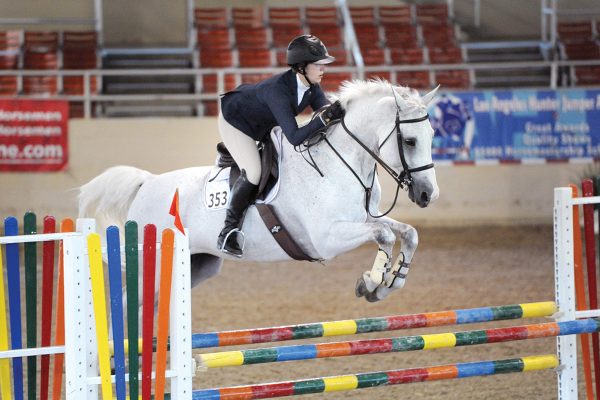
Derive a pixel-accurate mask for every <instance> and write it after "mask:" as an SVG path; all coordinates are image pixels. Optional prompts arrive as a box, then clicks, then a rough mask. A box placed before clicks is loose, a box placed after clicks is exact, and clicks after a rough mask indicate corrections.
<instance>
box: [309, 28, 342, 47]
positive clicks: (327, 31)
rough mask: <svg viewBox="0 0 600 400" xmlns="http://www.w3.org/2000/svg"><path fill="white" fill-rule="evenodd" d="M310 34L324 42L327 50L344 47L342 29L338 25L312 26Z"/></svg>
mask: <svg viewBox="0 0 600 400" xmlns="http://www.w3.org/2000/svg"><path fill="white" fill-rule="evenodd" d="M309 29H310V34H311V35H315V36H316V37H318V38H319V39H321V40H322V41H323V43H324V44H325V46H326V47H327V49H328V50H329V49H330V48H337V47H343V40H342V28H341V27H340V26H336V25H331V26H328V25H310V26H309Z"/></svg>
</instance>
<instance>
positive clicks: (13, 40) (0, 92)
mask: <svg viewBox="0 0 600 400" xmlns="http://www.w3.org/2000/svg"><path fill="white" fill-rule="evenodd" d="M20 49H21V32H20V31H0V69H17V68H19V55H20ZM18 91H19V89H18V80H17V77H16V76H0V96H15V95H16V94H17V93H18Z"/></svg>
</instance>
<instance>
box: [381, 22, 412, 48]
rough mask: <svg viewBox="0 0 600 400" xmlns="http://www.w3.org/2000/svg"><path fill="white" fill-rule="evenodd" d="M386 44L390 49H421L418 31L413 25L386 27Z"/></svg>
mask: <svg viewBox="0 0 600 400" xmlns="http://www.w3.org/2000/svg"><path fill="white" fill-rule="evenodd" d="M383 32H384V36H385V44H386V46H387V47H389V48H398V49H407V48H417V47H419V44H418V38H417V30H416V29H415V27H414V26H412V25H384V27H383Z"/></svg>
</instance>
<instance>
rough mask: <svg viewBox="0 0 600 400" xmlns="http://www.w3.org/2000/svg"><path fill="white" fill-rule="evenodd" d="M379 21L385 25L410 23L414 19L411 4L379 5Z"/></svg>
mask: <svg viewBox="0 0 600 400" xmlns="http://www.w3.org/2000/svg"><path fill="white" fill-rule="evenodd" d="M379 21H380V23H381V24H382V25H383V26H386V25H395V26H403V25H410V24H412V21H413V18H412V12H411V9H410V6H409V5H404V6H379Z"/></svg>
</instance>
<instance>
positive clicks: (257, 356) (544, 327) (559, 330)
mask: <svg viewBox="0 0 600 400" xmlns="http://www.w3.org/2000/svg"><path fill="white" fill-rule="evenodd" d="M593 332H600V318H588V319H583V320H576V321H568V322H558V323H556V322H550V323H545V324H532V325H524V326H514V327H508V328H495V329H486V330H475V331H465V332H458V333H437V334H431V335H421V336H404V337H397V338H386V339H368V340H357V341H350V342H337V343H318V344H307V345H296V346H281V347H272V348H263V349H249V350H239V351H225V352H218V353H206V354H200V355H199V356H198V359H199V361H200V362H201V363H202V364H203V365H204V366H205V367H207V368H219V367H233V366H240V365H248V364H262V363H271V362H285V361H297V360H310V359H316V358H331V357H344V356H357V355H366V354H378V353H392V352H405V351H417V350H432V349H441V348H449V347H459V346H471V345H477V344H490V343H500V342H508V341H516V340H526V339H539V338H545V337H555V336H564V335H575V334H581V333H593Z"/></svg>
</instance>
